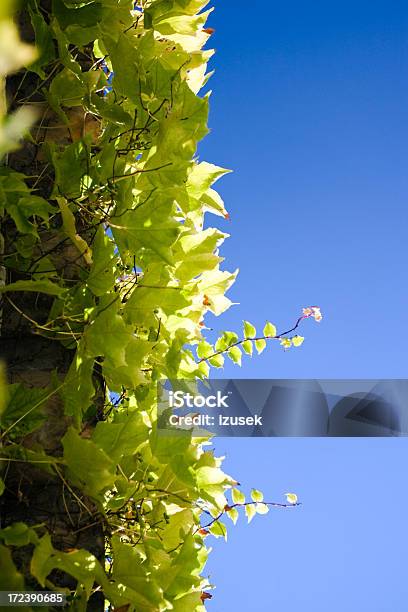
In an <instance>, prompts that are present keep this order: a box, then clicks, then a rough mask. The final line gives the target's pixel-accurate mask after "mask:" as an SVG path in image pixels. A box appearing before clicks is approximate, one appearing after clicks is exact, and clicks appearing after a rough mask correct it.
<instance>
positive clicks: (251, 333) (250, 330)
mask: <svg viewBox="0 0 408 612" xmlns="http://www.w3.org/2000/svg"><path fill="white" fill-rule="evenodd" d="M255 336H256V329H255V327H254V326H253V325H252V323H249V321H244V337H245V338H255Z"/></svg>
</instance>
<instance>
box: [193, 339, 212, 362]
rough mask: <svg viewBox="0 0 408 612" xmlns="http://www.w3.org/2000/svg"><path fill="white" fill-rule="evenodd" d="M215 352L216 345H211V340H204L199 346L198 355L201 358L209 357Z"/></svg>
mask: <svg viewBox="0 0 408 612" xmlns="http://www.w3.org/2000/svg"><path fill="white" fill-rule="evenodd" d="M213 353H214V347H212V346H211V344H210V343H209V342H206V341H205V340H202V341H201V342H200V343H199V345H198V347H197V356H198V357H199V358H200V359H207V357H209V356H210V355H212V354H213Z"/></svg>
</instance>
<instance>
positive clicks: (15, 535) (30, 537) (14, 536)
mask: <svg viewBox="0 0 408 612" xmlns="http://www.w3.org/2000/svg"><path fill="white" fill-rule="evenodd" d="M0 539H2V540H3V542H4V543H5V544H8V545H11V546H27V545H28V544H37V543H38V541H39V538H38V536H37V534H36V532H35V531H34V529H32V528H31V527H29V526H28V525H26V524H25V523H21V522H17V523H13V524H12V525H9V526H8V527H5V528H4V529H0Z"/></svg>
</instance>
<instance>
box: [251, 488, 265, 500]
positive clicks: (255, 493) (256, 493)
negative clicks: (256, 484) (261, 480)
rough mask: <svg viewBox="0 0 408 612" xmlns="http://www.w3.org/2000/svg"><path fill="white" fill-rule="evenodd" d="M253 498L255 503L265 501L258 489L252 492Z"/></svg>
mask: <svg viewBox="0 0 408 612" xmlns="http://www.w3.org/2000/svg"><path fill="white" fill-rule="evenodd" d="M251 498H252V501H254V502H262V501H263V493H262V492H261V491H258V489H252V490H251Z"/></svg>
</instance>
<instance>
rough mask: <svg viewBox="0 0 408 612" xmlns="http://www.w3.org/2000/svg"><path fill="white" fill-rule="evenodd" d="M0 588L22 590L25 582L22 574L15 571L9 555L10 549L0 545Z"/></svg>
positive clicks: (3, 589)
mask: <svg viewBox="0 0 408 612" xmlns="http://www.w3.org/2000/svg"><path fill="white" fill-rule="evenodd" d="M0 590H2V591H6V590H8V591H10V590H11V591H24V590H25V582H24V578H23V576H22V574H20V572H18V571H17V568H16V566H15V565H14V563H13V560H12V557H11V551H10V550H9V549H8V548H7V547H6V546H1V545H0Z"/></svg>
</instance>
